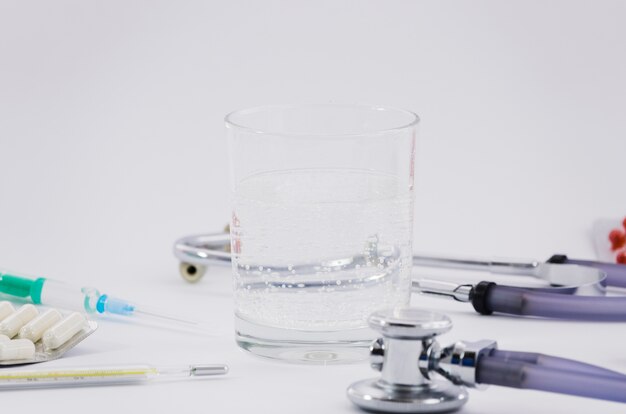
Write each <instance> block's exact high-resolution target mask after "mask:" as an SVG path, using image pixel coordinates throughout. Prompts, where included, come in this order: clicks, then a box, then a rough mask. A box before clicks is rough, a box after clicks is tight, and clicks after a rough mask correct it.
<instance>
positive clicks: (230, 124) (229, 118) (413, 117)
mask: <svg viewBox="0 0 626 414" xmlns="http://www.w3.org/2000/svg"><path fill="white" fill-rule="evenodd" d="M307 107H308V108H315V107H329V108H332V107H335V108H359V109H368V110H373V111H387V112H396V113H401V114H404V115H408V116H409V117H410V121H409V122H406V123H401V125H399V126H396V127H391V128H381V129H373V130H371V131H366V132H344V133H318V132H311V133H303V132H284V131H271V130H263V129H257V128H252V127H249V126H246V125H243V124H241V123H237V122H235V121H233V117H235V116H237V115H247V114H250V113H254V112H259V111H263V110H277V109H290V108H307ZM224 122H225V123H226V127H227V128H236V129H240V130H243V131H246V132H248V133H251V134H256V135H273V136H283V137H319V138H323V137H332V138H345V137H358V136H372V135H374V136H375V135H385V134H388V133H392V132H395V131H401V130H404V129H408V128H411V127H414V126H416V125H417V124H418V123H419V122H420V117H419V116H418V115H417V114H416V113H415V112H412V111H409V110H407V109H400V108H396V107H392V106H382V105H367V104H339V103H325V104H324V103H319V104H277V105H259V106H253V107H250V108H244V109H238V110H235V111H232V112H230V113H228V114H227V115H226V116H225V117H224Z"/></svg>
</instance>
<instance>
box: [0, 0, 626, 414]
mask: <svg viewBox="0 0 626 414" xmlns="http://www.w3.org/2000/svg"><path fill="white" fill-rule="evenodd" d="M222 3H223V4H213V3H212V2H199V1H198V2H195V1H194V2H191V1H182V2H166V1H150V2H144V1H136V2H130V3H129V2H123V1H109V2H95V1H94V2H84V1H80V2H78V1H76V2H70V1H57V2H45V1H40V2H12V1H4V2H1V3H0V266H2V267H6V268H9V269H15V270H22V271H25V272H28V273H32V274H44V275H47V276H49V277H52V278H57V279H61V280H65V281H68V282H73V283H77V284H81V285H96V286H98V287H100V288H102V289H103V290H107V291H110V292H112V293H116V294H117V295H118V296H122V297H127V298H129V299H133V300H135V301H137V302H138V303H144V304H146V305H153V306H154V307H159V308H165V309H171V311H172V312H173V313H177V314H181V315H185V316H187V317H190V318H195V319H199V320H201V321H203V322H205V323H207V324H209V325H210V326H211V332H212V333H211V335H197V334H191V333H183V332H170V331H166V330H160V329H156V328H154V327H139V326H134V325H130V324H127V323H122V322H119V321H110V320H101V321H100V328H99V329H98V331H97V332H96V333H95V334H94V335H93V336H92V337H90V338H88V339H87V340H86V341H85V342H84V343H82V344H81V345H80V346H79V347H77V348H76V349H74V350H72V351H71V352H70V353H68V354H67V355H66V357H64V358H63V359H61V360H59V361H55V362H52V363H49V364H46V365H45V366H50V367H53V366H56V367H59V366H83V365H90V364H98V365H102V364H109V363H110V364H124V363H136V362H146V363H152V364H189V363H202V362H209V363H211V362H215V363H222V362H223V363H227V364H228V365H229V366H230V368H231V372H230V373H229V374H228V375H227V376H226V377H223V378H215V379H212V380H209V381H199V382H191V381H187V382H178V383H155V384H152V385H146V386H129V387H122V386H116V387H101V388H83V389H60V390H41V391H29V392H15V391H11V392H3V393H2V397H1V401H2V402H1V405H2V407H10V408H13V409H19V408H21V407H25V406H27V407H28V408H30V409H31V410H30V411H32V412H41V411H42V410H50V409H51V407H53V408H54V410H55V412H56V411H57V409H56V407H61V406H62V407H64V408H63V411H64V412H67V413H73V412H79V411H80V412H83V410H84V409H85V408H86V409H88V410H89V412H91V413H104V412H109V410H111V409H118V410H119V409H123V410H124V411H131V410H141V411H142V412H150V411H158V412H167V411H177V412H199V411H200V410H203V411H205V412H208V410H216V411H215V412H244V411H249V412H273V413H293V412H298V413H319V412H356V409H355V408H353V407H352V406H351V404H350V402H349V401H348V400H347V398H346V397H345V390H346V387H347V386H348V385H349V384H350V383H351V382H353V381H356V380H359V379H363V378H367V377H373V376H375V375H376V373H374V372H373V371H371V370H370V368H369V367H368V364H367V363H362V364H357V365H345V366H326V367H313V366H300V365H290V364H283V363H276V362H270V361H266V360H262V359H259V358H255V357H252V356H250V355H249V354H246V353H245V352H244V351H241V350H239V349H237V347H236V345H235V343H234V339H233V319H232V301H231V290H230V289H231V287H230V278H229V272H228V270H227V269H213V270H211V273H210V274H209V275H207V276H206V277H205V279H203V280H202V281H201V282H200V283H198V284H196V285H190V284H186V283H185V282H184V281H183V280H182V279H181V278H180V276H179V275H178V273H177V262H176V260H175V259H174V257H173V255H172V252H171V250H172V243H173V241H174V240H175V239H176V238H177V237H180V236H183V235H186V234H190V233H198V232H203V231H214V230H219V229H221V228H222V227H223V225H224V224H225V223H226V221H227V220H228V218H229V217H230V213H229V205H228V201H227V198H228V161H227V156H226V142H225V134H224V131H223V125H222V117H223V115H224V114H225V113H226V112H228V111H230V110H233V109H238V108H241V107H247V106H251V105H255V104H264V103H281V102H285V103H292V102H293V103H298V102H329V101H330V102H362V103H380V104H387V105H393V106H399V107H406V108H408V109H411V110H413V111H415V112H417V113H418V114H420V116H421V118H422V126H421V134H422V141H421V145H420V148H419V151H418V165H417V171H418V177H417V186H416V209H415V235H414V240H415V249H416V250H419V251H427V252H433V253H439V254H446V253H457V254H463V255H483V256H484V255H493V256H509V257H530V258H537V259H546V258H548V257H549V256H550V255H552V254H553V253H557V252H563V253H567V254H569V255H570V256H572V257H583V258H593V257H594V252H593V249H592V245H591V238H590V234H589V231H590V228H591V223H592V222H593V220H595V219H596V218H599V217H615V218H619V217H622V216H623V215H624V214H626V192H624V191H623V189H624V185H623V183H624V181H623V180H624V156H625V154H626V123H625V122H624V108H626V101H625V100H624V99H625V98H624V97H625V96H626V55H625V54H624V43H623V39H624V38H625V36H626V26H624V25H623V21H624V19H625V18H626V7H625V6H624V4H623V3H622V2H612V1H599V2H594V3H593V5H591V4H589V3H587V2H572V1H554V2H549V3H547V4H546V3H544V2H541V3H528V2H526V1H524V2H521V1H520V2H507V3H503V2H496V1H493V2H483V1H481V2H471V3H465V2H458V3H457V2H444V3H441V2H434V1H433V2H404V1H394V2H382V1H381V2H376V1H358V2H356V1H355V2H353V1H343V2H331V1H321V2H320V1H318V2H306V3H305V2H293V1H291V2H287V1H284V2H280V1H260V2H242V1H234V2H233V1H231V2H222ZM413 302H414V305H416V306H419V307H423V308H428V309H437V310H441V311H444V312H445V313H447V314H448V315H450V316H451V317H452V318H453V320H454V323H455V328H454V330H453V331H452V332H450V333H449V334H447V335H445V336H444V337H443V338H442V342H451V341H452V340H455V339H467V340H474V339H482V338H492V339H496V340H498V342H499V344H500V347H501V348H503V349H512V350H522V351H538V352H544V353H548V354H556V355H559V356H563V357H568V358H575V359H580V360H583V361H586V362H589V363H593V364H598V365H602V366H606V367H611V368H613V369H617V370H620V371H622V372H626V359H625V357H624V351H623V341H624V338H625V336H624V334H623V332H624V330H623V325H622V324H610V323H580V322H562V321H547V320H546V321H540V320H529V319H520V318H510V317H502V316H500V317H497V316H492V317H481V316H479V315H477V314H476V313H475V312H474V311H473V310H472V309H471V307H468V306H467V305H465V306H464V305H463V304H458V303H452V302H447V301H438V300H435V299H428V298H424V297H414V298H413ZM26 399H28V401H26ZM531 410H533V411H543V412H568V413H587V412H591V411H596V412H602V413H618V412H619V413H623V412H624V405H622V404H616V403H610V402H603V401H596V400H591V399H583V398H576V397H569V396H561V395H556V394H549V393H543V392H534V391H525V390H514V389H505V388H500V387H491V388H489V389H487V390H486V391H471V397H470V402H469V403H468V404H467V406H466V407H465V408H464V409H463V412H464V413H483V414H484V413H503V412H507V413H510V414H515V413H526V412H529V411H531Z"/></svg>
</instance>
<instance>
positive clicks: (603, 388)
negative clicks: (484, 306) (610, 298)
mask: <svg viewBox="0 0 626 414" xmlns="http://www.w3.org/2000/svg"><path fill="white" fill-rule="evenodd" d="M368 322H369V326H370V327H371V328H372V329H374V330H376V331H378V332H379V333H380V334H381V335H382V338H380V339H377V340H376V341H374V342H373V343H372V345H371V347H370V365H371V367H372V368H373V369H375V370H377V371H380V372H381V376H380V377H379V378H374V379H367V380H363V381H359V382H355V383H353V384H352V385H351V386H350V387H349V388H348V390H347V394H348V398H349V399H350V400H351V401H352V402H353V403H354V404H356V405H357V406H359V407H361V408H363V409H365V410H367V411H376V412H392V413H436V412H448V411H453V410H456V409H459V408H460V407H462V406H463V405H464V404H465V403H466V402H467V400H468V393H467V391H466V387H470V388H475V387H481V386H483V385H499V386H504V387H512V388H522V389H534V390H541V391H549V392H556V393H560V394H569V395H576V396H580V397H589V398H597V399H603V400H609V401H617V402H626V375H624V374H621V373H619V372H616V371H612V370H609V369H605V368H601V367H597V366H594V365H589V364H586V363H582V362H578V361H574V360H570V359H565V358H559V357H554V356H550V355H542V354H537V353H529V352H518V351H505V350H500V349H498V348H497V343H496V342H495V341H492V340H483V341H477V342H464V341H460V342H456V343H455V344H452V345H450V346H447V347H441V346H440V345H439V343H438V342H437V340H436V339H435V337H436V336H437V335H440V334H442V333H445V332H447V331H449V330H450V329H451V328H452V322H451V320H450V319H449V318H448V317H447V316H445V315H441V314H437V313H433V312H428V311H423V310H419V309H415V308H404V309H390V310H385V311H379V312H375V313H374V314H372V315H371V316H370V318H369V320H368ZM407 361H413V362H412V363H407Z"/></svg>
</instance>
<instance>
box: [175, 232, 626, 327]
mask: <svg viewBox="0 0 626 414" xmlns="http://www.w3.org/2000/svg"><path fill="white" fill-rule="evenodd" d="M229 247H230V235H229V234H228V233H213V234H202V235H195V236H188V237H184V238H181V239H179V240H177V241H176V242H175V244H174V254H175V256H176V257H177V258H178V260H179V261H180V273H181V275H182V276H183V278H184V279H185V280H187V281H189V282H196V281H198V280H199V279H200V278H201V277H202V276H203V275H204V273H205V272H206V270H207V267H208V266H212V265H222V266H224V265H226V266H230V265H231V255H230V252H229ZM366 251H367V252H368V253H367V255H360V256H354V257H351V258H339V259H336V260H331V261H329V262H328V263H327V264H326V265H328V266H332V267H340V268H342V269H346V268H349V267H350V266H355V265H358V264H361V263H363V262H365V261H367V260H371V259H372V255H374V256H375V259H377V260H381V261H393V260H395V257H394V256H393V255H391V256H390V255H387V256H381V255H380V254H379V252H378V251H377V246H376V245H375V244H373V245H371V246H369V247H367V248H366ZM413 264H414V265H416V266H425V267H444V268H456V269H468V270H483V271H489V272H492V273H499V274H510V275H524V276H532V277H535V278H538V279H542V280H544V281H545V282H547V283H548V284H549V285H550V287H547V288H522V287H516V286H505V285H497V284H495V283H493V282H480V283H478V284H476V285H472V284H463V285H458V284H454V283H447V282H441V281H433V280H424V279H421V280H414V281H413V290H414V291H416V292H419V293H422V294H428V295H435V296H440V297H447V298H451V299H454V300H457V301H461V302H471V304H472V306H473V307H474V309H475V310H476V311H477V312H479V313H481V314H491V313H494V312H495V313H505V314H513V315H520V316H537V317H547V318H558V319H575V320H596V321H626V297H623V296H622V297H605V296H604V294H605V287H606V286H614V287H626V266H624V265H617V264H610V263H601V262H593V261H586V260H576V259H568V258H567V257H566V256H561V255H556V256H553V257H552V258H551V259H550V260H548V262H546V263H542V262H539V261H498V260H473V259H460V258H444V257H426V256H420V255H414V256H413ZM295 269H296V270H297V269H298V267H297V266H296V267H295ZM275 270H277V271H278V272H279V274H280V271H281V269H280V268H278V269H275ZM289 270H290V271H293V268H290V269H289ZM285 271H286V269H285ZM371 282H372V283H375V282H376V280H372V281H371ZM306 283H307V282H305V284H306ZM316 283H317V282H310V283H308V284H307V286H310V287H318V285H317V284H316ZM266 284H267V282H266ZM251 287H255V284H254V283H253V284H251Z"/></svg>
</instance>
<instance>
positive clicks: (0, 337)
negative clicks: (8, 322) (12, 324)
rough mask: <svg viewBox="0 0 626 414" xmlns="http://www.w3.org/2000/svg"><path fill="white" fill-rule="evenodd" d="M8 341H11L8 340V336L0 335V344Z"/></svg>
mask: <svg viewBox="0 0 626 414" xmlns="http://www.w3.org/2000/svg"><path fill="white" fill-rule="evenodd" d="M10 340H11V338H9V337H8V336H6V335H0V344H1V343H3V342H8V341H10Z"/></svg>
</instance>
